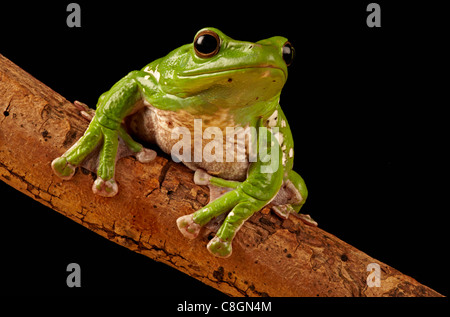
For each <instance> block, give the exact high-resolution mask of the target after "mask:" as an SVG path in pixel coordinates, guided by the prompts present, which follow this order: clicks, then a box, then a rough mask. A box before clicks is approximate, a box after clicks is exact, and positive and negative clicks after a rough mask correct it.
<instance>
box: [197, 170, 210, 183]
mask: <svg viewBox="0 0 450 317" xmlns="http://www.w3.org/2000/svg"><path fill="white" fill-rule="evenodd" d="M210 179H211V175H209V174H208V173H207V172H206V171H205V170H202V169H201V168H198V169H197V170H196V171H195V173H194V183H195V184H196V185H208V184H209V180H210Z"/></svg>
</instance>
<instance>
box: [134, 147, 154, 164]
mask: <svg viewBox="0 0 450 317" xmlns="http://www.w3.org/2000/svg"><path fill="white" fill-rule="evenodd" d="M155 158H156V152H155V151H153V150H150V149H146V148H142V150H140V151H139V152H138V153H137V154H136V159H137V160H138V161H139V162H141V163H144V164H145V163H149V162H151V161H153V160H154V159H155Z"/></svg>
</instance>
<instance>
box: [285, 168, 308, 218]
mask: <svg viewBox="0 0 450 317" xmlns="http://www.w3.org/2000/svg"><path fill="white" fill-rule="evenodd" d="M288 177H289V180H290V181H291V182H292V184H293V185H294V186H295V188H296V189H297V190H298V192H299V194H300V195H301V196H302V199H301V201H300V202H299V203H296V204H292V205H291V206H292V208H294V210H295V211H296V212H299V211H300V208H301V207H302V206H303V204H304V203H305V202H306V198H307V197H308V189H307V188H306V184H305V181H304V180H303V178H302V177H301V176H300V175H299V174H298V173H297V172H295V171H294V170H290V171H289V174H288Z"/></svg>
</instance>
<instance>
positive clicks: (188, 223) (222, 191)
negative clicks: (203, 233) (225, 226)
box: [177, 169, 240, 239]
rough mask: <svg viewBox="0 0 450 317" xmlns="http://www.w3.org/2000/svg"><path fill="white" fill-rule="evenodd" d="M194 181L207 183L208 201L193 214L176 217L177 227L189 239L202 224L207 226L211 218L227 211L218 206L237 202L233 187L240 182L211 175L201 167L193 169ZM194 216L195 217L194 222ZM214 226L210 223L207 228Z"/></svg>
mask: <svg viewBox="0 0 450 317" xmlns="http://www.w3.org/2000/svg"><path fill="white" fill-rule="evenodd" d="M194 183H195V184H197V185H208V187H209V203H208V205H207V206H205V207H203V208H202V209H200V210H198V211H196V212H195V213H193V214H190V215H185V216H183V217H180V218H178V220H177V225H178V228H179V229H180V231H181V233H182V234H183V235H184V236H185V237H187V238H189V239H194V238H196V237H197V235H198V234H199V232H200V229H201V227H202V226H204V225H205V226H206V227H208V224H210V223H211V222H212V220H213V219H215V220H218V219H219V218H220V217H219V216H221V215H223V214H224V213H226V212H228V211H229V209H227V208H220V206H225V205H226V203H228V202H231V201H234V200H236V203H237V199H238V198H237V196H236V193H233V189H235V188H236V187H237V186H238V185H239V184H240V182H236V181H228V180H225V179H222V178H218V177H213V176H211V175H209V174H208V173H207V172H206V171H204V170H202V169H197V170H196V171H195V174H194ZM224 196H225V197H224ZM222 197H224V198H222ZM194 217H195V219H196V220H195V222H194ZM219 224H220V221H219ZM216 226H217V224H212V225H211V226H210V227H211V228H209V229H210V230H212V231H215V230H214V229H216V228H215V227H216ZM216 230H217V229H216Z"/></svg>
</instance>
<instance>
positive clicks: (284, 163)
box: [281, 152, 287, 166]
mask: <svg viewBox="0 0 450 317" xmlns="http://www.w3.org/2000/svg"><path fill="white" fill-rule="evenodd" d="M286 161H287V159H286V153H285V152H283V158H282V159H281V162H282V163H283V166H286Z"/></svg>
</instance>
